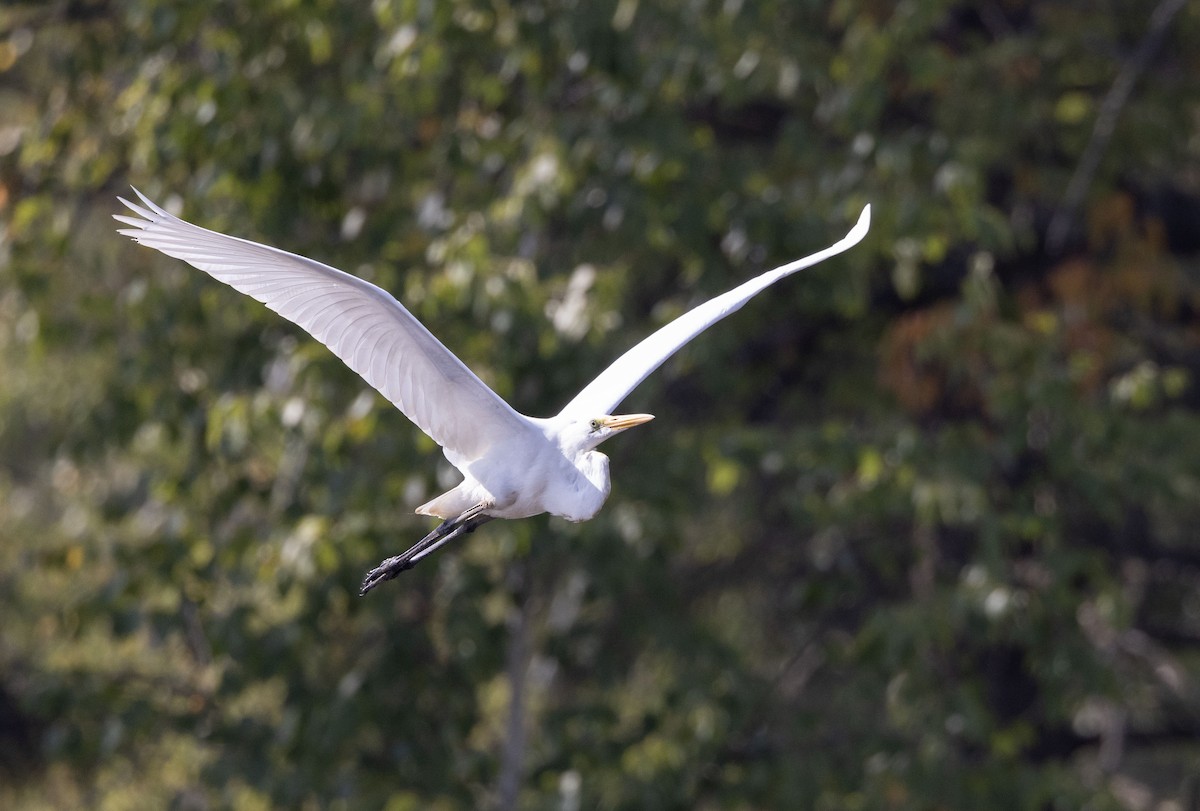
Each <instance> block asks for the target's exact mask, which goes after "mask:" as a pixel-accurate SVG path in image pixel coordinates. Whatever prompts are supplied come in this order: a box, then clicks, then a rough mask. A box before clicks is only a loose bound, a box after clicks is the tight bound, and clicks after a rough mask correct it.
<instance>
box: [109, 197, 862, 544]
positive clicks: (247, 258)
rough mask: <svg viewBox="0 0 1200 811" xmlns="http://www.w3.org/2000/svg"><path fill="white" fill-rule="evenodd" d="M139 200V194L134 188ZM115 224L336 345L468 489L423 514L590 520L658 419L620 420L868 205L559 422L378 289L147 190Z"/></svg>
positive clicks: (655, 338) (582, 396) (666, 338)
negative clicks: (644, 389)
mask: <svg viewBox="0 0 1200 811" xmlns="http://www.w3.org/2000/svg"><path fill="white" fill-rule="evenodd" d="M134 191H135V192H137V190H136V189H135V190H134ZM137 194H138V197H139V198H140V199H141V202H142V204H143V205H136V204H134V203H131V202H129V201H127V200H124V199H122V200H121V202H123V203H124V204H125V205H126V206H127V207H128V208H129V209H130V211H132V212H133V213H134V214H135V215H137V216H136V217H131V216H123V215H116V219H118V220H120V221H121V222H123V223H126V224H127V225H130V226H132V227H131V228H127V229H122V230H121V233H122V234H126V235H128V236H131V237H133V238H134V239H135V240H137V241H138V242H140V243H142V244H143V245H148V246H150V247H152V248H156V249H158V250H160V251H162V252H163V253H165V254H167V255H168V256H173V257H176V258H178V259H182V260H183V261H185V262H187V263H188V264H190V265H192V266H194V267H197V268H199V269H200V270H202V271H204V272H206V273H208V274H209V275H211V276H213V277H214V278H216V279H218V280H219V281H222V282H225V283H226V284H228V285H230V286H232V287H233V288H235V289H237V290H239V291H241V292H242V293H245V294H247V295H250V296H253V297H254V298H256V299H258V300H259V301H261V302H263V303H264V304H266V305H267V306H268V307H270V308H271V309H272V310H274V311H275V312H277V313H279V314H280V315H282V316H284V317H285V318H287V319H288V320H290V321H292V322H294V323H296V324H298V325H299V326H301V327H303V328H304V329H305V330H307V331H308V332H309V334H311V335H312V336H313V337H314V338H316V339H317V340H318V341H320V342H321V343H323V344H325V345H326V346H328V347H329V348H330V349H331V350H332V351H333V352H334V353H335V354H336V355H337V356H338V357H339V358H341V359H342V360H343V361H344V362H345V363H346V364H347V365H348V366H349V367H350V368H351V369H353V370H354V371H355V372H357V373H358V374H360V375H361V376H362V377H363V378H364V379H365V380H366V381H367V382H368V383H370V384H371V385H372V386H374V387H375V388H376V389H377V390H378V391H379V392H380V393H381V394H383V395H384V396H385V397H387V398H388V399H389V400H391V401H392V403H394V404H395V405H396V407H397V408H399V409H400V410H401V411H402V412H404V414H406V415H407V416H408V417H409V419H411V420H412V421H413V422H414V423H416V425H417V426H418V427H419V428H421V430H423V431H425V433H427V434H429V436H431V437H432V438H433V439H434V440H435V441H436V442H437V443H438V444H439V445H441V446H442V448H443V451H444V453H445V455H446V458H447V459H448V460H449V461H450V463H451V464H453V465H454V466H455V467H456V468H458V470H459V471H461V472H462V474H463V477H464V478H463V482H462V483H461V484H459V485H458V486H457V487H455V488H454V489H452V490H450V491H449V492H447V493H443V494H442V495H440V496H438V497H437V498H435V499H433V500H432V501H430V502H428V503H426V504H423V505H421V506H420V507H418V508H417V512H418V513H421V514H423V515H433V516H437V517H439V518H444V519H457V518H459V517H462V516H464V514H466V513H468V511H470V515H471V516H472V517H474V516H487V517H492V518H526V517H528V516H532V515H538V514H540V513H544V512H548V513H552V514H553V515H558V516H562V517H563V518H566V519H568V520H571V521H585V520H587V519H589V518H591V517H592V516H593V515H595V514H596V512H597V511H598V510H599V509H600V507H601V505H603V504H604V501H605V499H606V498H608V493H609V489H610V485H609V473H608V457H606V456H604V454H602V453H600V452H598V451H597V450H596V446H597V445H599V444H600V443H601V442H603V441H604V440H606V439H608V438H609V437H610V436H612V435H614V434H616V433H618V432H620V431H623V430H625V429H627V428H630V427H633V426H634V425H639V424H641V423H643V422H646V421H647V420H649V419H651V418H650V417H649V415H642V414H635V415H631V416H626V417H613V416H610V415H609V412H610V411H611V410H612V409H613V408H615V407H616V406H617V405H618V404H619V403H620V402H621V401H622V400H624V399H625V397H626V396H627V395H628V394H629V392H631V391H632V390H633V388H634V387H635V386H637V384H638V383H640V382H641V381H642V380H643V379H645V377H646V376H647V375H648V374H650V373H651V372H652V371H654V370H655V369H656V368H658V367H659V366H660V365H661V364H662V363H663V361H665V360H666V359H667V358H669V357H670V356H671V355H673V354H674V353H675V352H676V351H677V350H678V349H679V348H680V347H681V346H683V345H684V344H686V343H687V342H688V341H690V340H691V339H692V338H693V337H695V336H696V335H697V334H699V333H700V332H702V331H703V330H704V329H706V328H707V327H708V326H710V325H711V324H713V323H715V322H716V321H719V320H720V319H722V318H724V317H725V316H727V315H729V314H730V313H732V312H734V311H735V310H737V309H738V308H740V307H741V306H742V305H743V304H745V303H746V301H748V300H749V299H750V298H751V297H752V296H754V295H755V294H756V293H758V292H759V291H761V290H763V289H764V288H766V287H767V286H769V285H771V284H773V283H774V282H776V281H778V280H779V279H782V278H784V277H785V276H788V275H790V274H792V273H795V272H796V271H798V270H801V269H803V268H806V267H810V266H812V265H815V264H816V263H818V262H820V261H822V260H824V259H827V258H828V257H830V256H834V255H836V254H839V253H841V252H842V251H845V250H846V249H848V248H850V247H851V246H853V245H855V244H857V243H858V242H859V241H860V240H862V238H863V237H864V236H865V235H866V233H867V230H868V228H869V224H870V206H868V207H867V208H865V209H864V210H863V213H862V216H860V217H859V220H858V223H857V224H856V225H855V226H854V228H853V229H852V230H851V231H850V233H849V234H847V236H846V237H845V238H843V239H842V240H841V241H839V242H838V243H836V244H835V245H833V246H831V247H829V248H826V249H825V250H823V251H820V252H818V253H815V254H813V255H812V256H808V257H805V258H804V259H799V260H797V261H795V262H792V263H789V264H787V265H784V266H782V267H779V268H776V269H775V270H771V271H768V272H766V273H763V274H762V275H760V276H757V277H755V278H753V279H751V280H750V281H748V282H745V283H744V284H742V285H741V286H739V287H737V288H735V289H733V290H731V291H729V292H728V293H725V294H723V295H721V296H718V297H716V298H714V299H712V300H710V301H708V302H705V303H704V304H701V305H700V306H699V307H696V308H695V309H693V310H691V311H689V312H688V313H685V314H684V315H682V316H680V317H679V318H677V319H676V320H674V321H672V322H671V323H669V324H667V325H666V326H664V327H662V328H661V329H659V330H658V331H657V332H655V333H654V334H652V335H650V336H649V337H648V338H646V339H645V340H643V341H642V342H641V343H639V344H638V345H637V346H635V347H634V348H633V349H631V350H629V351H628V352H626V353H625V354H624V355H622V356H621V357H620V358H618V359H617V361H616V362H615V363H613V364H612V365H611V366H610V367H609V368H608V369H607V370H605V371H604V372H603V373H602V374H601V375H600V376H599V377H597V378H596V379H595V380H594V381H592V383H590V384H589V385H588V386H586V387H585V388H584V389H583V391H581V392H580V393H579V394H578V395H577V396H576V397H575V398H574V399H573V400H572V401H571V402H570V403H568V404H567V406H566V407H565V408H564V409H563V410H562V411H561V412H560V413H559V414H558V416H556V417H552V418H550V419H536V418H532V417H526V416H525V415H523V414H519V413H517V412H516V411H515V410H513V409H512V408H511V407H510V406H509V405H508V404H507V403H506V402H504V400H502V399H501V398H500V397H499V396H497V395H496V393H495V392H493V391H492V390H491V389H489V388H488V387H487V386H486V385H485V384H484V383H483V381H481V380H480V379H479V378H478V377H476V376H475V375H474V374H473V373H472V372H471V370H470V369H468V368H467V367H466V366H465V365H464V364H463V363H462V361H460V360H459V359H458V358H457V357H455V356H454V354H453V353H451V352H450V350H448V349H447V348H446V347H445V346H443V345H442V343H441V342H440V341H438V339H437V338H435V337H434V336H433V335H432V334H431V333H430V332H429V330H427V329H425V327H424V326H422V325H421V323H420V322H418V321H417V319H416V318H414V317H413V316H412V314H411V313H409V312H408V310H406V309H405V308H404V307H403V306H402V305H401V304H400V303H399V302H398V301H396V300H395V299H394V298H392V297H391V296H390V295H388V294H387V293H386V292H384V291H383V290H381V289H380V288H378V287H376V286H375V285H373V284H370V283H369V282H366V281H363V280H362V279H358V278H356V277H354V276H351V275H349V274H347V273H343V272H342V271H340V270H337V269H336V268H332V267H330V266H328V265H324V264H321V263H320V262H316V261H313V260H311V259H307V258H305V257H303V256H298V255H297V254H292V253H287V252H285V251H281V250H278V249H276V248H271V247H268V246H266V245H261V244H259V243H256V242H250V241H248V240H244V239H240V238H238V237H232V236H227V235H225V234H219V233H217V232H215V231H209V230H207V229H205V228H201V227H199V226H196V225H192V224H191V223H188V222H185V221H183V220H181V219H179V218H178V217H175V216H174V215H172V214H170V213H168V212H167V211H165V210H164V209H162V208H161V207H159V206H157V205H155V204H154V203H152V202H151V201H150V200H149V199H147V198H146V197H145V196H144V195H142V193H141V192H137Z"/></svg>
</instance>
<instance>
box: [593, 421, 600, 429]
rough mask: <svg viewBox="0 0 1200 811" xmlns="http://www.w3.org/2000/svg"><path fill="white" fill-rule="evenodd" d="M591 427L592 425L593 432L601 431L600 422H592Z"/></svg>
mask: <svg viewBox="0 0 1200 811" xmlns="http://www.w3.org/2000/svg"><path fill="white" fill-rule="evenodd" d="M591 425H592V430H593V431H599V430H600V420H592V422H591Z"/></svg>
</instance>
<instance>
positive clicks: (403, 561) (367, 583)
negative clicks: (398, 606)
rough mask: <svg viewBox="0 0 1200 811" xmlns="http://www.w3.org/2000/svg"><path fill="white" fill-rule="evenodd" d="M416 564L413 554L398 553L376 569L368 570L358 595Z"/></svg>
mask: <svg viewBox="0 0 1200 811" xmlns="http://www.w3.org/2000/svg"><path fill="white" fill-rule="evenodd" d="M416 565H417V564H416V562H415V561H413V560H412V558H411V556H409V557H406V556H405V555H396V556H395V557H393V558H388V559H387V560H385V561H383V562H382V563H380V564H379V565H378V566H376V567H375V568H374V569H372V570H371V571H369V572H367V576H366V577H365V578H363V582H362V587H361V588H359V590H358V596H359V597H361V596H363V595H364V594H366V593H367V592H368V591H370V590H371V589H373V588H375V587H376V586H378V585H379V584H380V583H385V582H387V581H388V580H391V579H392V578H394V577H396V576H397V575H398V574H400V573H401V572H404V571H408V570H409V569H411V568H412V567H413V566H416Z"/></svg>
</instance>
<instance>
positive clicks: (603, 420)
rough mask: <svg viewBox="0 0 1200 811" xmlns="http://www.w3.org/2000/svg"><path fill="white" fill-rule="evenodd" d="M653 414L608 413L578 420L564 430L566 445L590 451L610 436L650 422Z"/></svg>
mask: <svg viewBox="0 0 1200 811" xmlns="http://www.w3.org/2000/svg"><path fill="white" fill-rule="evenodd" d="M652 419H654V415H653V414H606V415H605V416H603V417H593V418H591V419H584V420H577V421H576V422H573V423H572V424H571V425H570V426H569V427H568V428H567V429H566V430H564V431H563V439H564V440H566V441H565V442H564V445H567V446H574V447H575V448H577V449H578V450H580V451H590V450H592V449H594V448H595V447H596V446H597V445H599V444H600V443H601V442H603V441H604V440H606V439H609V438H610V437H613V436H616V435H617V434H619V433H621V432H622V431H625V430H626V429H629V428H632V427H633V426H635V425H641V424H642V423H644V422H650V420H652Z"/></svg>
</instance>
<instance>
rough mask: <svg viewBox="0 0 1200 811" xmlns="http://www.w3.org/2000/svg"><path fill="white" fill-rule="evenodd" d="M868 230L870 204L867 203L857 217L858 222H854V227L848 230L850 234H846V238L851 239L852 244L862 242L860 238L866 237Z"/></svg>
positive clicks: (869, 227) (869, 228) (869, 226)
mask: <svg viewBox="0 0 1200 811" xmlns="http://www.w3.org/2000/svg"><path fill="white" fill-rule="evenodd" d="M870 230H871V204H870V203H867V204H866V205H865V206H864V207H863V210H862V214H859V215H858V222H856V223H855V224H854V227H853V228H851V229H850V233H849V234H847V235H846V236H847V238H848V239H852V240H853V241H854V242H860V241H861V240H862V238H863V237H865V236H866V235H867V232H868V231H870Z"/></svg>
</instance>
